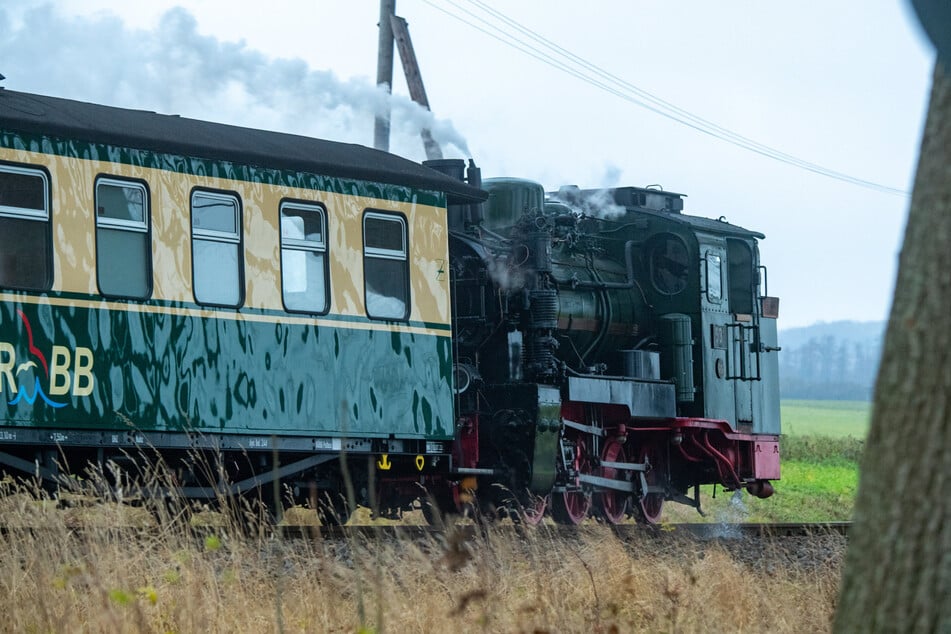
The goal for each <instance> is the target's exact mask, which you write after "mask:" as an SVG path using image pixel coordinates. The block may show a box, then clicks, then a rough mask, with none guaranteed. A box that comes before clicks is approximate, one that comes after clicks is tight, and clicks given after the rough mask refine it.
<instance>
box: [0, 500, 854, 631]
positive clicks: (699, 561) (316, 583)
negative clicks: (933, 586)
mask: <svg viewBox="0 0 951 634" xmlns="http://www.w3.org/2000/svg"><path fill="white" fill-rule="evenodd" d="M5 493H6V495H4V496H3V497H2V499H0V516H2V519H0V524H3V525H4V526H6V527H8V530H7V531H6V532H5V533H4V534H3V535H2V537H0V600H2V601H3V605H4V606H5V607H6V609H5V619H4V621H3V622H2V624H0V630H3V631H16V632H79V631H83V632H209V631H217V632H252V631H253V632H358V631H363V632H384V631H389V632H443V631H459V632H641V631H649V632H655V631H669V632H701V631H711V630H715V631H745V632H765V631H770V632H815V631H825V630H828V627H829V621H830V618H831V615H832V611H833V607H834V600H835V592H836V588H837V582H838V566H839V562H840V557H841V544H836V543H832V544H831V545H827V547H826V550H825V551H824V552H823V553H819V554H815V553H812V554H810V553H808V552H807V553H806V554H805V555H801V554H794V555H790V554H789V553H788V552H786V550H785V549H784V547H781V546H780V545H776V544H772V543H769V542H763V543H760V542H756V543H748V542H723V543H700V542H697V541H695V540H694V539H691V538H687V537H677V536H676V535H664V536H661V537H656V536H649V535H645V536H643V537H637V538H633V539H631V540H629V541H625V540H622V539H619V538H618V537H616V536H615V534H614V533H613V532H612V531H610V530H609V529H608V528H607V527H603V526H599V525H591V526H584V527H581V528H580V529H579V530H578V531H576V532H575V533H574V534H573V535H571V536H570V537H568V536H566V535H565V534H564V533H563V532H560V531H555V530H554V529H553V527H551V526H549V525H545V524H543V525H542V526H539V527H537V528H533V529H532V528H526V529H518V530H517V529H516V528H515V527H512V526H495V527H486V528H485V530H483V531H482V532H481V534H480V535H479V536H478V537H476V538H471V537H466V534H464V533H463V532H461V531H455V532H454V531H453V529H452V527H451V526H450V527H449V528H448V529H447V531H446V532H445V533H443V534H441V535H433V536H430V537H426V538H419V539H402V540H400V539H383V540H368V539H367V538H365V537H362V536H360V535H359V534H356V533H354V534H352V535H351V536H350V537H349V538H347V539H344V540H324V539H320V538H314V539H306V540H304V539H301V540H283V539H280V538H278V537H274V536H272V533H271V532H270V531H250V532H249V531H247V530H246V525H243V522H245V520H242V518H241V513H242V512H243V511H238V512H237V514H236V515H235V514H231V515H229V514H228V513H225V514H223V516H224V519H221V520H219V521H216V522H207V523H204V524H201V526H200V527H198V528H195V527H194V526H190V525H189V522H188V521H187V516H190V515H191V514H192V513H191V510H189V509H188V508H186V507H187V505H186V504H185V503H183V502H176V501H171V502H169V501H168V500H166V501H164V502H163V503H162V504H150V503H145V502H140V503H139V505H138V506H130V505H129V504H127V503H124V504H119V503H117V502H102V501H98V500H96V501H89V502H87V503H82V502H76V501H73V502H71V506H69V507H67V508H62V506H63V505H62V503H61V502H60V501H58V500H51V499H49V498H48V497H45V496H43V495H36V494H35V493H34V492H32V491H29V490H25V489H23V488H22V487H21V488H15V487H10V486H7V490H6V491H5ZM235 508H238V507H235ZM77 509H81V512H79V511H77ZM130 509H135V511H134V512H132V511H130ZM141 512H145V514H146V515H147V517H148V521H145V520H144V518H143V516H142V515H141ZM203 512H204V513H206V514H210V513H211V512H210V511H203ZM197 515H198V516H201V513H198V514H197ZM212 516H215V515H214V514H212ZM245 519H246V518H245ZM17 526H19V527H21V528H16V527H17ZM24 527H33V528H24Z"/></svg>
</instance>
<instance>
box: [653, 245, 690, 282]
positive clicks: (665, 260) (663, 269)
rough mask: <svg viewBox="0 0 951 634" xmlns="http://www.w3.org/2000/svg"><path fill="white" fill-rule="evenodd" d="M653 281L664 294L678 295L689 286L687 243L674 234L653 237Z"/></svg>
mask: <svg viewBox="0 0 951 634" xmlns="http://www.w3.org/2000/svg"><path fill="white" fill-rule="evenodd" d="M652 242H653V244H654V245H653V247H652V248H651V250H650V269H651V281H652V282H653V284H654V288H656V289H657V290H658V291H660V292H661V293H663V294H664V295H676V294H677V293H679V292H681V291H682V290H684V289H685V288H687V245H685V244H684V242H683V240H681V239H680V238H678V237H677V236H675V235H673V234H661V235H658V236H656V237H654V238H652Z"/></svg>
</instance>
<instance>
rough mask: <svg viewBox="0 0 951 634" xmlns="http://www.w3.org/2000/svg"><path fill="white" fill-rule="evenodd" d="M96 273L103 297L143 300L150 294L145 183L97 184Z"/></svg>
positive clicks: (101, 181) (109, 181)
mask: <svg viewBox="0 0 951 634" xmlns="http://www.w3.org/2000/svg"><path fill="white" fill-rule="evenodd" d="M96 271H97V274H98V278H99V291H100V292H101V293H102V294H103V295H114V296H118V297H133V298H138V299H144V298H146V297H148V296H149V294H150V293H151V286H152V251H151V248H150V245H149V195H148V191H147V190H146V188H145V185H143V184H142V183H136V182H130V181H120V180H114V179H109V178H100V179H98V180H97V181H96Z"/></svg>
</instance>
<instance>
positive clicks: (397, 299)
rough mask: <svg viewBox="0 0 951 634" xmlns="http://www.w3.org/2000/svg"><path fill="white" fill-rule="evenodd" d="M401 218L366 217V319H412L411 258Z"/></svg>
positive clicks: (364, 226)
mask: <svg viewBox="0 0 951 634" xmlns="http://www.w3.org/2000/svg"><path fill="white" fill-rule="evenodd" d="M407 253H408V250H407V248H406V221H405V220H403V218H402V216H397V215H394V214H383V213H378V212H368V213H367V214H366V215H365V216H364V217H363V274H364V283H365V284H366V305H367V315H368V316H370V317H372V318H374V319H406V318H407V316H408V315H409V258H408V256H407Z"/></svg>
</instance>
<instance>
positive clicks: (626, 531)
mask: <svg viewBox="0 0 951 634" xmlns="http://www.w3.org/2000/svg"><path fill="white" fill-rule="evenodd" d="M851 524H852V523H851V522H820V523H801V522H800V523H796V522H784V523H773V524H760V523H739V524H713V523H709V524H708V523H683V524H659V525H654V526H645V525H642V524H618V525H613V526H608V525H602V524H590V525H582V526H560V525H544V526H535V527H523V526H519V525H497V526H484V525H480V524H475V523H467V524H455V525H453V526H452V527H451V528H450V529H442V528H437V527H432V526H415V525H414V526H408V525H385V526H380V525H365V526H342V527H341V526H331V527H324V526H320V527H318V526H279V527H277V529H276V531H275V534H276V535H279V536H281V537H285V538H289V539H313V538H318V539H343V538H349V537H360V538H363V539H368V540H372V539H411V540H412V539H425V538H431V537H434V536H438V535H441V534H443V533H445V532H447V530H451V531H454V532H456V533H457V534H459V535H460V536H461V537H464V538H467V539H475V538H477V537H479V536H481V535H484V534H487V533H488V532H489V531H496V532H498V533H500V534H505V533H506V532H510V533H516V534H530V533H532V532H535V533H537V534H538V535H542V536H552V537H562V538H569V537H585V536H598V535H605V534H613V535H615V536H616V537H619V538H621V539H632V538H636V537H665V536H666V537H689V538H693V539H697V540H700V541H709V540H726V541H729V540H741V539H746V538H750V537H757V538H777V539H781V538H786V537H816V536H825V535H842V536H846V537H847V536H848V533H849V529H850V527H851Z"/></svg>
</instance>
